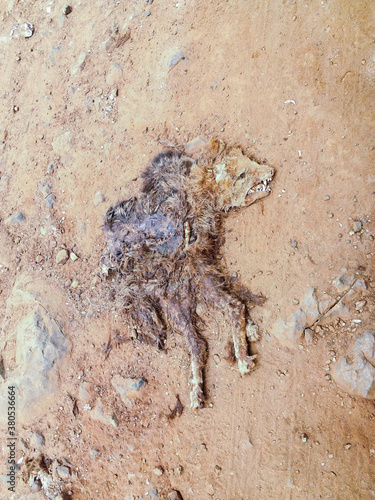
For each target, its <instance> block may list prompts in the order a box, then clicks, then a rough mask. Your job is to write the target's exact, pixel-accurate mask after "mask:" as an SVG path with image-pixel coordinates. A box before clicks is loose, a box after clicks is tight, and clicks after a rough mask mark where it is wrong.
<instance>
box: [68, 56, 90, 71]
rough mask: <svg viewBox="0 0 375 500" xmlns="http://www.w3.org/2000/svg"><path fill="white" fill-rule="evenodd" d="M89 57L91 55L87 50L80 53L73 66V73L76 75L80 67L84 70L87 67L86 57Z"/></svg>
mask: <svg viewBox="0 0 375 500" xmlns="http://www.w3.org/2000/svg"><path fill="white" fill-rule="evenodd" d="M88 57H89V55H88V54H86V52H81V53H80V55H79V56H78V59H77V62H76V63H75V65H74V66H73V68H72V74H73V75H76V74H77V73H78V71H79V70H80V69H81V70H82V69H83V68H84V67H85V64H86V59H87V58H88Z"/></svg>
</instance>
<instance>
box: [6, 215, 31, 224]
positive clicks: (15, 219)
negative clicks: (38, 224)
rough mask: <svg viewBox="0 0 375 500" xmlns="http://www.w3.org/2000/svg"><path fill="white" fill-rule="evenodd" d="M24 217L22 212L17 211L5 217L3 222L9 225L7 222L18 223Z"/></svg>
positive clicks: (23, 220) (22, 220)
mask: <svg viewBox="0 0 375 500" xmlns="http://www.w3.org/2000/svg"><path fill="white" fill-rule="evenodd" d="M25 220H26V217H25V216H24V215H23V213H22V212H18V213H17V214H14V215H11V216H10V217H8V218H7V219H5V221H4V224H5V225H9V224H20V223H22V222H25Z"/></svg>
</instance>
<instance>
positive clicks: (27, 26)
mask: <svg viewBox="0 0 375 500" xmlns="http://www.w3.org/2000/svg"><path fill="white" fill-rule="evenodd" d="M33 34H34V26H33V25H32V24H31V23H23V24H20V25H16V26H13V28H12V31H11V34H10V36H11V37H13V36H14V38H20V37H23V38H30V37H32V36H33Z"/></svg>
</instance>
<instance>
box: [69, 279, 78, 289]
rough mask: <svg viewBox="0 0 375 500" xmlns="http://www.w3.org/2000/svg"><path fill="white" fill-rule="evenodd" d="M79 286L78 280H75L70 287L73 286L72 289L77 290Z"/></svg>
mask: <svg viewBox="0 0 375 500" xmlns="http://www.w3.org/2000/svg"><path fill="white" fill-rule="evenodd" d="M78 285H79V282H78V280H76V279H74V280H73V281H72V284H71V285H70V286H71V287H72V288H77V287H78Z"/></svg>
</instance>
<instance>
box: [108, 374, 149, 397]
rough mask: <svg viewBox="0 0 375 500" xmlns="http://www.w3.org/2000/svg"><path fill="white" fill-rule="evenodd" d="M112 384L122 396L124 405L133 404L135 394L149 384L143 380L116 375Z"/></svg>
mask: <svg viewBox="0 0 375 500" xmlns="http://www.w3.org/2000/svg"><path fill="white" fill-rule="evenodd" d="M111 384H112V385H113V387H114V388H115V389H116V391H117V392H118V393H119V394H120V397H121V399H122V401H123V402H124V403H127V404H128V403H131V404H132V399H133V398H134V396H135V394H136V393H137V392H139V391H140V390H141V389H142V388H143V387H145V386H146V384H147V382H146V380H144V379H143V378H124V377H121V375H114V376H113V377H112V379H111Z"/></svg>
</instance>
